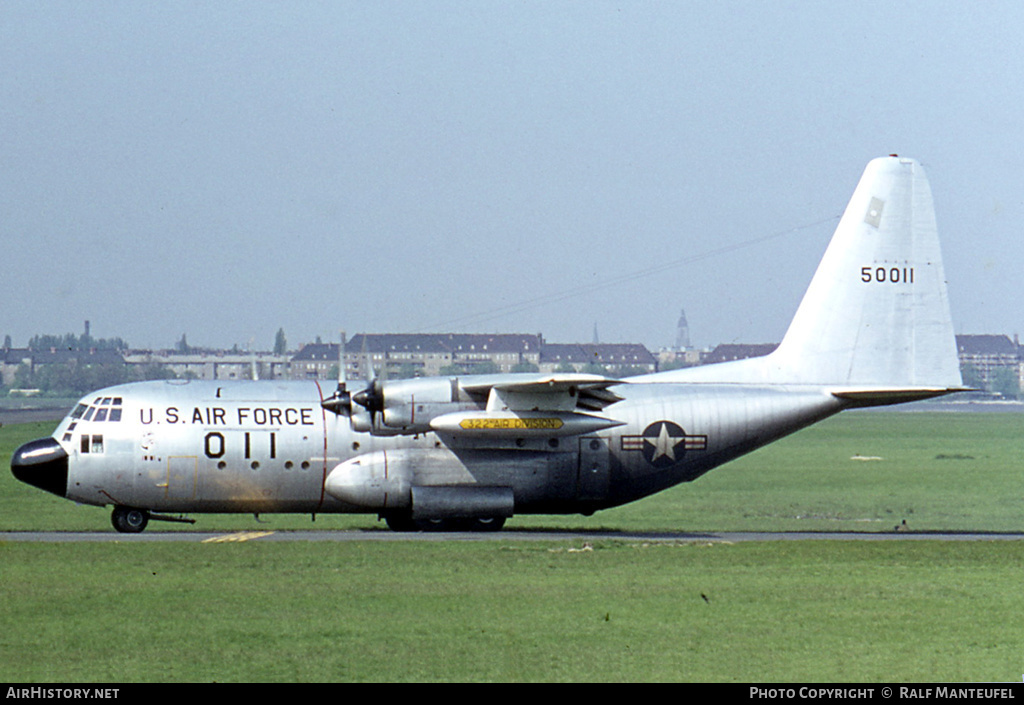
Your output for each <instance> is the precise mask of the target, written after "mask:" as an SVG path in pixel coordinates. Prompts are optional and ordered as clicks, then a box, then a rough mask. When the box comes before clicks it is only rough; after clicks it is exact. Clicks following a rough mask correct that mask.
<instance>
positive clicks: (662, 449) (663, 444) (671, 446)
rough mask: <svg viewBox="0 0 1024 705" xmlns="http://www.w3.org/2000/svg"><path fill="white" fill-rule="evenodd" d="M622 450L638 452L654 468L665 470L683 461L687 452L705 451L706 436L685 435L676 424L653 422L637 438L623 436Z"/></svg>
mask: <svg viewBox="0 0 1024 705" xmlns="http://www.w3.org/2000/svg"><path fill="white" fill-rule="evenodd" d="M621 443H622V450H638V451H640V452H642V453H643V454H644V458H645V459H646V460H647V462H648V463H650V464H651V465H653V466H654V467H656V468H667V467H669V466H671V465H675V464H676V463H678V462H679V461H680V460H682V459H683V455H685V454H686V451H688V450H705V449H706V448H707V445H708V437H707V436H690V435H687V433H686V431H684V430H683V429H682V428H681V427H680V426H679V425H678V424H675V423H673V422H671V421H655V422H654V423H652V424H651V425H650V426H648V427H647V428H645V429H644V432H643V434H642V435H639V436H623V437H622V441H621Z"/></svg>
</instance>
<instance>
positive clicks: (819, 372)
mask: <svg viewBox="0 0 1024 705" xmlns="http://www.w3.org/2000/svg"><path fill="white" fill-rule="evenodd" d="M769 359H770V360H771V365H770V367H772V368H774V370H773V374H772V377H773V378H776V379H779V381H790V382H796V383H809V384H836V385H845V386H849V387H851V388H852V387H857V386H863V387H888V388H893V389H897V388H906V387H935V388H946V389H954V388H957V387H960V386H961V379H960V367H959V363H958V360H957V353H956V342H955V339H954V335H953V324H952V321H951V318H950V314H949V302H948V300H947V296H946V278H945V273H944V271H943V267H942V253H941V251H940V248H939V238H938V232H937V229H936V225H935V210H934V206H933V205H932V194H931V188H930V187H929V185H928V179H927V177H926V176H925V173H924V170H923V169H922V167H921V165H920V164H918V163H917V162H916V161H914V160H913V159H904V158H900V157H895V156H893V157H884V158H880V159H875V160H873V161H871V162H870V163H869V164H868V166H867V168H866V169H865V171H864V175H863V176H862V177H861V180H860V183H859V184H858V185H857V189H856V191H855V192H854V194H853V197H852V198H851V200H850V203H849V205H848V206H847V207H846V212H845V213H844V214H843V217H842V219H841V220H840V222H839V226H838V227H837V228H836V232H835V235H833V237H832V241H831V242H830V243H829V246H828V249H827V250H826V252H825V256H824V257H823V258H822V261H821V264H820V265H819V266H818V270H817V272H816V273H815V275H814V278H813V279H812V280H811V284H810V286H809V287H808V289H807V293H806V294H805V295H804V298H803V300H802V301H801V303H800V307H799V309H798V310H797V313H796V316H795V317H794V318H793V322H792V323H791V324H790V327H789V330H788V331H787V332H786V335H785V337H784V338H783V341H782V344H781V345H780V346H779V348H778V349H777V350H776V351H775V352H774V353H773V354H772V355H771V356H770V358H769Z"/></svg>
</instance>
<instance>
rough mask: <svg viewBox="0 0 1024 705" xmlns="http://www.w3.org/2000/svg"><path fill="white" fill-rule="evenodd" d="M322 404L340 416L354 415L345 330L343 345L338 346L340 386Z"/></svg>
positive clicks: (342, 337) (342, 336) (342, 339)
mask: <svg viewBox="0 0 1024 705" xmlns="http://www.w3.org/2000/svg"><path fill="white" fill-rule="evenodd" d="M320 406H322V407H323V408H325V409H327V410H328V411H330V412H332V413H335V414H337V415H338V416H348V417H349V418H351V417H352V393H351V392H349V391H348V384H347V381H346V374H345V331H341V345H340V346H339V348H338V388H337V389H335V390H334V394H332V395H331V396H329V397H328V398H327V399H324V400H323V401H322V402H320Z"/></svg>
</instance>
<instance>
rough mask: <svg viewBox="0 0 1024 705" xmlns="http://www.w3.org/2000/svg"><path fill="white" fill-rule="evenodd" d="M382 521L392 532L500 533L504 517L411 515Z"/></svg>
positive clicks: (503, 524)
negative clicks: (446, 517) (438, 517)
mask: <svg viewBox="0 0 1024 705" xmlns="http://www.w3.org/2000/svg"><path fill="white" fill-rule="evenodd" d="M383 518H384V521H385V522H387V525H388V528H389V529H391V530H392V531H406V532H408V531H501V529H502V527H503V526H505V517H478V518H476V519H413V518H412V516H411V515H409V514H406V513H402V514H386V515H384V517H383Z"/></svg>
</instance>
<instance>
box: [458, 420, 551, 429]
mask: <svg viewBox="0 0 1024 705" xmlns="http://www.w3.org/2000/svg"><path fill="white" fill-rule="evenodd" d="M563 425H564V423H563V422H562V419H558V418H545V419H520V418H511V419H509V418H499V419H479V418H477V419H463V420H462V421H460V422H459V426H460V427H462V428H464V429H466V430H467V431H476V430H481V429H483V430H488V431H505V430H510V429H512V430H528V431H553V430H557V429H560V428H562V426H563Z"/></svg>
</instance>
